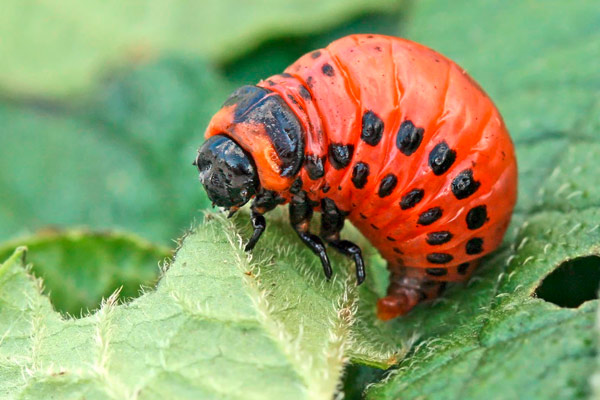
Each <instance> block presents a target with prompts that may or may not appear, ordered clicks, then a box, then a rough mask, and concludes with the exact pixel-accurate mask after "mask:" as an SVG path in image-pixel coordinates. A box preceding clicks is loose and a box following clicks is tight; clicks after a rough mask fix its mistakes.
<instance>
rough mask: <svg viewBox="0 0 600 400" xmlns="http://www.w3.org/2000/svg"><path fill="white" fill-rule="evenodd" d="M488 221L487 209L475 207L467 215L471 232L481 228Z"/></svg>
mask: <svg viewBox="0 0 600 400" xmlns="http://www.w3.org/2000/svg"><path fill="white" fill-rule="evenodd" d="M485 221H487V207H486V206H485V205H483V206H477V207H473V208H471V209H470V210H469V212H468V213H467V227H468V228H469V229H471V230H474V229H478V228H481V227H482V226H483V224H485Z"/></svg>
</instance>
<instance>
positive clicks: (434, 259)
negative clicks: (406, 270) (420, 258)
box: [426, 253, 454, 264]
mask: <svg viewBox="0 0 600 400" xmlns="http://www.w3.org/2000/svg"><path fill="white" fill-rule="evenodd" d="M426 258H427V261H429V262H430V263H432V264H447V263H449V262H450V261H452V260H453V259H454V257H453V256H452V254H448V253H429V254H427V257H426Z"/></svg>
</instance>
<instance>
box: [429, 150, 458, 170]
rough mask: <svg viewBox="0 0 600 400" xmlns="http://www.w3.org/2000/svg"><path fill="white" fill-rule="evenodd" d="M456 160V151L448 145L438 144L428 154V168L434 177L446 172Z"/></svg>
mask: <svg viewBox="0 0 600 400" xmlns="http://www.w3.org/2000/svg"><path fill="white" fill-rule="evenodd" d="M455 160H456V151H454V150H452V149H451V148H450V147H448V143H446V142H440V143H438V144H436V145H435V147H434V148H433V150H431V153H429V166H430V167H431V170H432V171H433V173H434V174H435V175H442V174H443V173H444V172H446V171H448V169H450V167H451V166H452V164H454V161H455Z"/></svg>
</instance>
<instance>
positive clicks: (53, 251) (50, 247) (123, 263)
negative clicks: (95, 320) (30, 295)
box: [0, 230, 170, 316]
mask: <svg viewBox="0 0 600 400" xmlns="http://www.w3.org/2000/svg"><path fill="white" fill-rule="evenodd" d="M18 246H27V249H28V253H27V254H28V257H27V258H28V261H29V262H31V263H33V268H32V272H33V273H34V274H35V275H36V276H38V277H40V278H42V279H43V281H44V294H47V295H48V296H49V297H50V300H51V301H52V304H53V305H54V307H55V308H56V309H57V310H58V311H60V312H63V313H69V314H71V315H76V316H77V315H80V314H81V313H82V312H85V311H86V310H94V309H96V308H98V306H99V305H100V301H101V299H102V298H103V297H108V296H110V295H111V293H113V292H114V291H115V290H117V289H120V297H121V298H130V297H137V296H138V294H139V291H140V290H141V286H142V285H143V286H146V287H151V286H154V285H155V284H156V281H157V278H158V272H159V268H158V263H159V262H161V261H163V260H164V259H165V258H167V257H168V256H169V255H170V251H169V250H168V249H166V248H164V247H160V246H156V245H154V244H152V243H149V242H146V241H144V240H142V239H140V238H138V237H135V236H132V235H127V234H124V233H119V232H102V233H95V232H88V231H84V230H68V231H49V232H42V233H38V234H37V235H34V236H31V237H26V238H21V239H16V240H13V241H11V242H8V243H4V244H3V245H2V246H1V247H0V260H4V259H6V258H8V256H9V255H11V253H13V252H14V251H15V248H17V247H18Z"/></svg>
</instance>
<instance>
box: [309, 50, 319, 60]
mask: <svg viewBox="0 0 600 400" xmlns="http://www.w3.org/2000/svg"><path fill="white" fill-rule="evenodd" d="M310 57H311V58H319V57H321V52H320V51H319V50H317V51H313V52H312V53H310Z"/></svg>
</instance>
